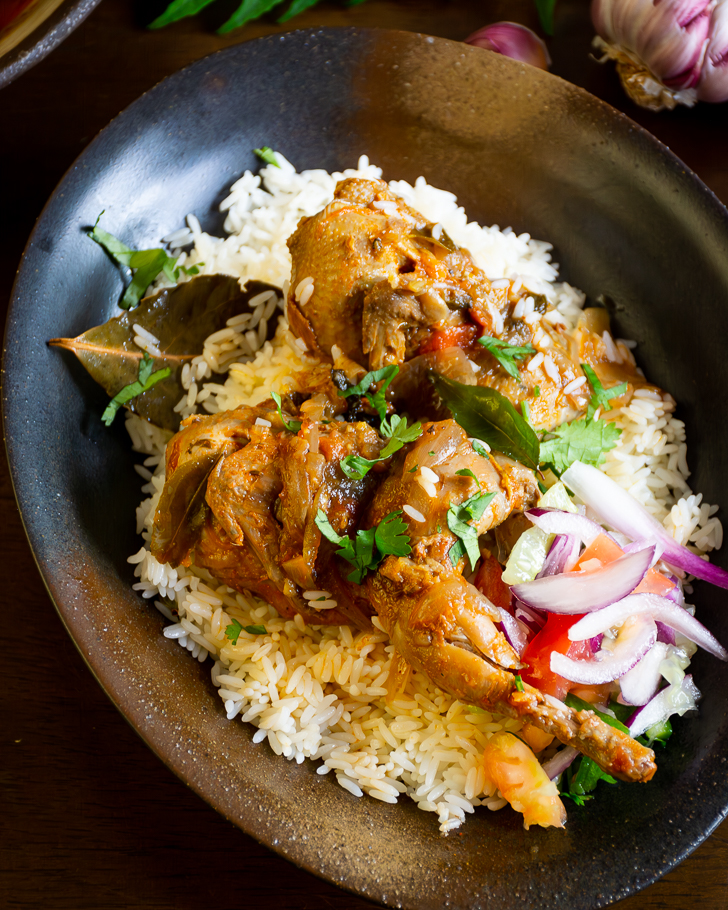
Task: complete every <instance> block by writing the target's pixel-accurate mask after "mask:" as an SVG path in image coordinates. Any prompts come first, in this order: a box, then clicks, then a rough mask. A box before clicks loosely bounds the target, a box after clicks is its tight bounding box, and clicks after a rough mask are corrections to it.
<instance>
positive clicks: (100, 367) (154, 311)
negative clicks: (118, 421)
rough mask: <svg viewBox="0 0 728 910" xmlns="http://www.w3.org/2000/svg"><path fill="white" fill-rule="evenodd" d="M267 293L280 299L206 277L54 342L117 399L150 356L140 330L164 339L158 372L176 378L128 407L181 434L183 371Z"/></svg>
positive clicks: (260, 286)
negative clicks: (167, 372) (231, 321)
mask: <svg viewBox="0 0 728 910" xmlns="http://www.w3.org/2000/svg"><path fill="white" fill-rule="evenodd" d="M266 290H275V291H276V292H277V293H279V294H280V290H279V289H278V288H273V287H272V286H271V285H268V284H264V283H263V282H259V281H250V282H248V284H247V285H246V287H245V290H241V289H240V285H239V283H238V280H237V278H231V277H230V276H228V275H201V276H199V277H198V278H193V279H192V280H191V281H186V282H184V283H183V284H178V285H176V286H175V287H173V288H164V289H163V290H161V291H158V292H157V293H156V294H152V295H150V296H149V297H145V298H144V299H143V300H142V301H141V303H140V304H139V306H138V307H137V308H136V309H134V310H131V311H129V312H124V313H122V314H121V315H120V316H115V317H113V318H112V319H109V321H108V322H105V323H104V324H103V325H99V326H96V327H95V328H92V329H89V330H88V331H87V332H84V333H83V334H82V335H79V336H77V337H76V338H54V339H52V340H51V341H49V342H48V343H49V344H51V345H57V346H59V347H64V348H67V349H68V350H70V351H73V353H74V354H75V355H76V356H77V357H78V359H79V360H80V361H81V363H82V364H83V365H84V367H85V368H86V369H87V370H88V372H89V373H90V374H91V376H92V377H93V378H94V379H95V380H96V382H98V383H99V385H101V386H103V387H104V389H105V390H106V392H107V393H108V394H109V395H110V396H114V395H116V393H117V392H118V391H119V389H121V388H123V387H124V386H126V385H128V384H129V383H131V382H134V381H135V380H136V378H137V376H138V373H139V362H140V360H141V358H142V356H143V354H144V351H142V350H141V349H140V348H139V347H138V346H137V345H136V344H135V343H134V336H135V335H136V334H137V333H136V331H135V329H134V325H135V324H136V325H140V326H142V328H144V329H146V330H147V331H148V332H151V334H152V335H154V336H155V338H158V339H159V350H160V351H162V352H163V354H162V356H161V357H155V358H154V369H155V370H159V369H163V368H164V367H169V368H170V369H171V374H170V376H169V377H168V378H167V379H163V380H162V381H161V382H158V383H157V384H156V385H155V386H153V387H152V388H151V389H149V390H148V391H147V392H145V393H144V394H143V395H140V396H139V397H137V398H135V399H133V400H132V401H130V402H129V403H128V404H127V407H128V408H129V409H130V410H131V411H133V412H134V413H135V414H139V416H140V417H144V418H145V419H147V420H149V421H151V422H152V423H154V424H156V425H157V426H159V427H163V428H164V429H167V430H176V429H177V428H178V427H179V420H180V418H179V415H178V414H176V413H175V411H174V406H175V405H176V404H177V402H178V401H179V400H180V398H181V397H182V395H183V394H185V390H184V388H183V387H182V382H181V376H182V367H183V366H184V365H185V363H189V362H190V361H191V360H192V359H193V358H194V357H196V356H197V355H198V354H200V353H201V352H202V346H203V343H204V341H205V339H206V338H207V337H208V335H212V334H213V332H217V331H219V330H220V329H223V328H225V326H226V323H227V320H228V319H231V318H232V317H233V316H237V315H238V313H241V312H246V311H247V310H248V309H249V307H248V301H249V300H250V299H251V298H253V297H255V296H256V295H257V294H260V293H261V292H262V291H266Z"/></svg>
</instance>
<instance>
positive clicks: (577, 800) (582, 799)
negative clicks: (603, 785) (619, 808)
mask: <svg viewBox="0 0 728 910" xmlns="http://www.w3.org/2000/svg"><path fill="white" fill-rule="evenodd" d="M559 792H560V793H561V795H562V796H566V797H567V798H568V799H571V800H573V801H574V802H575V803H576V805H577V806H584V805H586V801H587V800H588V799H594V796H593V795H589V796H580V795H579V794H578V793H569V792H568V791H567V790H561V791H559Z"/></svg>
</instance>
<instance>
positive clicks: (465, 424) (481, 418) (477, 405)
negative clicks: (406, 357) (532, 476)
mask: <svg viewBox="0 0 728 910" xmlns="http://www.w3.org/2000/svg"><path fill="white" fill-rule="evenodd" d="M429 379H430V381H431V382H432V384H433V385H434V386H435V389H436V391H437V394H438V395H439V396H440V397H441V398H442V400H443V402H444V403H445V404H446V405H447V407H448V408H449V410H450V412H451V414H452V416H453V417H454V418H455V420H456V421H457V422H458V423H459V424H460V426H461V427H462V428H463V429H464V430H465V432H466V433H467V434H468V436H474V437H475V438H476V439H482V440H483V441H484V442H487V443H488V445H489V446H490V447H491V448H492V449H495V451H496V452H502V453H503V454H504V455H507V456H508V457H509V458H514V459H515V460H516V461H520V462H521V464H524V465H526V466H527V467H529V468H532V469H533V470H534V471H535V470H537V469H538V462H539V442H538V437H537V436H536V434H535V433H534V431H533V428H532V427H531V426H530V424H528V423H527V422H526V421H525V420H524V419H523V417H521V415H520V414H519V413H518V411H517V410H516V409H515V408H514V407H513V405H512V404H511V403H510V401H509V400H508V399H507V398H506V397H505V396H504V395H501V393H500V392H497V391H496V390H495V389H489V388H487V387H486V386H478V385H464V384H463V383H462V382H455V380H453V379H447V378H446V377H445V376H441V375H440V374H439V373H434V372H433V373H430V374H429Z"/></svg>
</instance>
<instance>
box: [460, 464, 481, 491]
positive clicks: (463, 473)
mask: <svg viewBox="0 0 728 910" xmlns="http://www.w3.org/2000/svg"><path fill="white" fill-rule="evenodd" d="M455 473H456V474H457V475H458V477H472V478H473V480H474V481H475V482H476V483H477V485H478V490H480V489H481V486H480V481H479V480H478V478H477V477H476V476H475V474H474V473H473V472H472V471H471V470H470V468H460V470H459V471H455Z"/></svg>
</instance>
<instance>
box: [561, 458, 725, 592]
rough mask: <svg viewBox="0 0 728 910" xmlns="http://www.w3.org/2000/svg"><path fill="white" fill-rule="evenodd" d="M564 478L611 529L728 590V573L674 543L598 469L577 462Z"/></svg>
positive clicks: (675, 564)
mask: <svg viewBox="0 0 728 910" xmlns="http://www.w3.org/2000/svg"><path fill="white" fill-rule="evenodd" d="M561 479H562V480H563V482H564V483H565V484H566V485H567V486H568V487H570V488H571V490H573V492H574V493H576V495H577V496H578V497H579V498H580V499H581V500H582V502H584V503H586V505H588V506H590V507H591V508H592V509H594V511H595V512H596V513H597V514H598V515H599V517H600V518H601V520H602V521H603V522H604V523H605V524H607V525H609V527H611V528H614V529H615V530H616V531H621V532H622V533H623V534H627V536H628V537H631V538H632V540H635V541H649V542H650V543H659V544H660V546H662V547H663V553H662V559H663V560H664V561H665V562H667V563H669V564H670V565H671V566H677V567H678V568H679V569H683V570H684V571H685V572H689V573H690V574H691V575H695V577H696V578H702V579H704V580H705V581H708V582H710V583H711V584H714V585H717V586H718V587H720V588H728V572H726V571H725V570H724V569H720V568H718V566H713V565H711V564H710V563H709V562H705V561H704V560H702V559H701V558H700V557H699V556H698V555H697V554H695V553H692V552H691V551H690V550H688V549H687V547H683V546H681V545H680V544H679V543H677V541H675V540H673V538H672V537H670V535H669V534H668V533H667V531H666V530H665V529H664V528H663V526H662V525H661V524H660V522H659V521H657V519H656V518H654V517H653V516H652V515H650V513H649V512H648V511H647V509H645V508H644V506H642V505H640V503H638V502H637V500H636V499H635V498H634V497H633V496H631V495H630V494H629V493H628V492H627V491H626V490H623V489H622V487H620V486H619V484H617V483H615V482H614V481H613V480H612V479H611V478H610V477H607V475H606V474H604V473H603V472H602V471H600V470H599V469H598V468H593V467H591V466H590V465H586V464H582V462H580V461H575V462H574V463H573V464H572V465H571V466H570V467H569V468H567V469H566V470H565V471H564V473H563V475H562V477H561Z"/></svg>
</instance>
